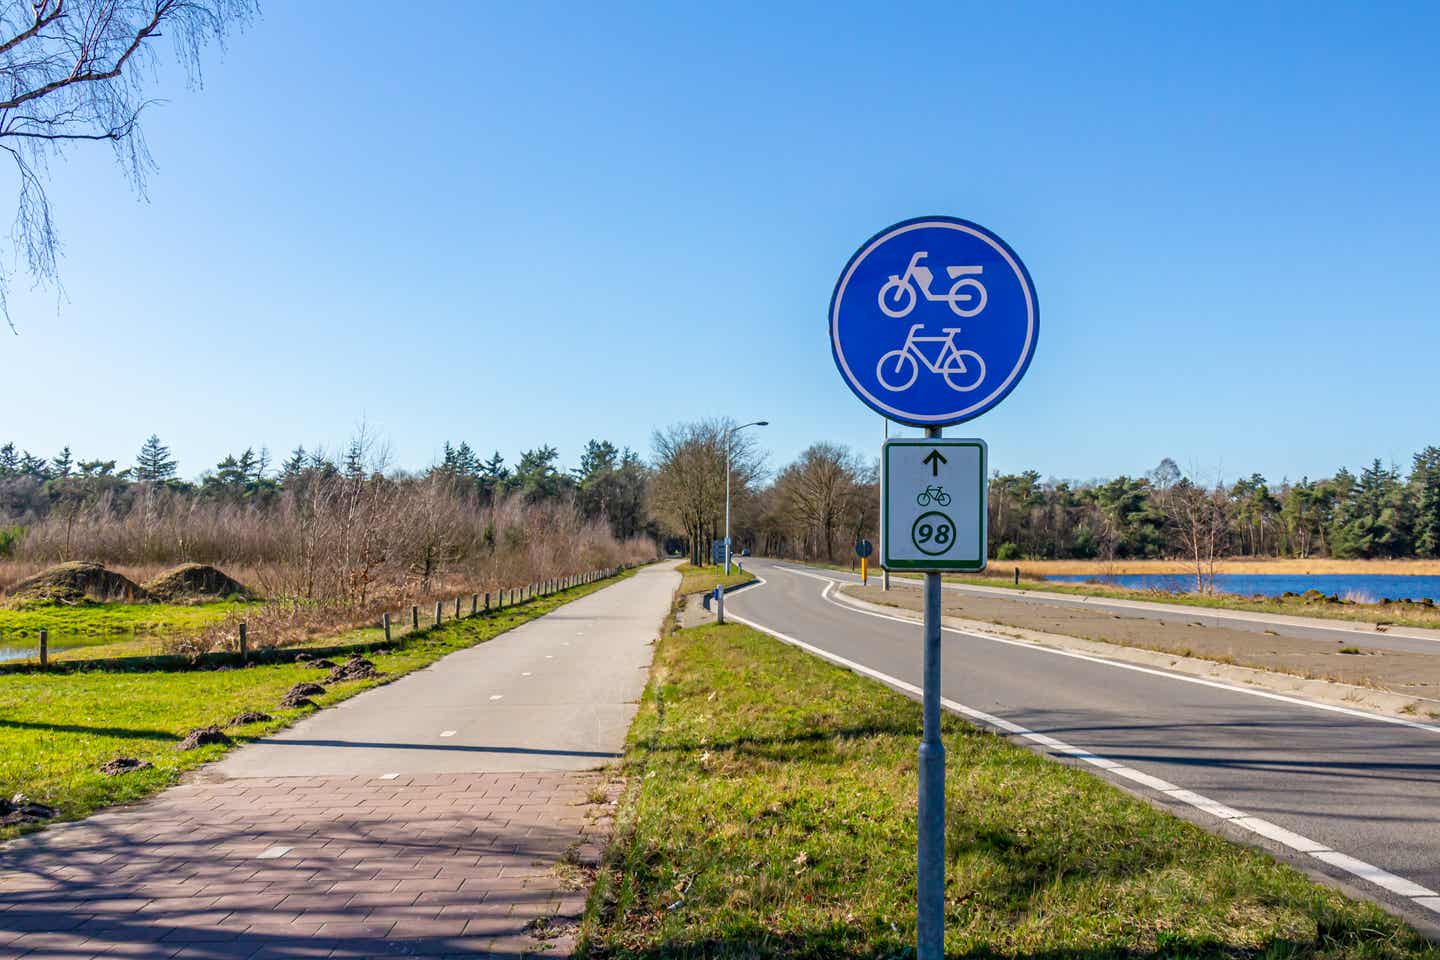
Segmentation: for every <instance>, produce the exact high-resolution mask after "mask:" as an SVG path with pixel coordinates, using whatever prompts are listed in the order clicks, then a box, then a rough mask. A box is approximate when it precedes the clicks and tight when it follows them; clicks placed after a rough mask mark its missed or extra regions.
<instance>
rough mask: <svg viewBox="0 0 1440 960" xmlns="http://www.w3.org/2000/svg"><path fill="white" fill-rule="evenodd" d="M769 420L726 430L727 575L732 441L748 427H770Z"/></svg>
mask: <svg viewBox="0 0 1440 960" xmlns="http://www.w3.org/2000/svg"><path fill="white" fill-rule="evenodd" d="M768 426H770V421H769V420H755V421H753V422H751V423H742V424H740V426H738V427H731V428H730V429H729V430H727V431H725V576H727V577H728V576H730V441H731V439H732V438H733V437H734V436H735V434H737V433H739V432H740V431H741V430H744V429H745V428H746V427H768Z"/></svg>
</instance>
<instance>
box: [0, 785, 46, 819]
mask: <svg viewBox="0 0 1440 960" xmlns="http://www.w3.org/2000/svg"><path fill="white" fill-rule="evenodd" d="M53 816H55V808H54V807H47V806H46V805H45V804H43V803H35V802H34V801H33V800H31V799H30V798H29V797H27V796H25V794H23V793H17V794H15V796H13V797H11V798H10V799H9V800H6V799H5V798H4V797H0V827H18V826H20V825H21V824H22V823H39V822H40V821H41V820H49V819H50V818H51V817H53Z"/></svg>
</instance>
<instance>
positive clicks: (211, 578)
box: [145, 563, 255, 603]
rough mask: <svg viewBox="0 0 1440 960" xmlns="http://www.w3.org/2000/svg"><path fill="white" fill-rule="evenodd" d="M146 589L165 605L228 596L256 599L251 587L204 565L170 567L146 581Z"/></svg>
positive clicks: (220, 598) (188, 564) (183, 564)
mask: <svg viewBox="0 0 1440 960" xmlns="http://www.w3.org/2000/svg"><path fill="white" fill-rule="evenodd" d="M145 589H146V590H147V591H149V592H150V593H151V594H152V595H154V596H155V597H156V598H157V599H159V600H164V601H165V602H166V603H197V602H203V601H206V600H225V599H227V598H229V597H239V598H241V599H242V600H254V599H255V594H254V593H253V592H252V591H251V590H250V588H249V587H247V586H245V585H244V584H243V583H241V582H240V581H238V580H234V579H232V578H231V577H229V576H227V575H226V574H225V573H224V572H223V571H221V570H217V569H216V568H215V567H212V566H210V565H209V564H205V563H182V564H180V566H178V567H171V568H170V569H169V570H166V571H165V572H164V573H162V574H160V575H159V576H158V577H156V578H155V579H153V580H150V581H148V582H146V584H145Z"/></svg>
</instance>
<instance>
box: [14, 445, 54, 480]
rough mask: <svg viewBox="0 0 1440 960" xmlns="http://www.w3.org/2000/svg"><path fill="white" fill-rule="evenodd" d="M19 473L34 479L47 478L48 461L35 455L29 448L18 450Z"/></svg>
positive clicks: (48, 471)
mask: <svg viewBox="0 0 1440 960" xmlns="http://www.w3.org/2000/svg"><path fill="white" fill-rule="evenodd" d="M20 474H21V476H26V477H33V478H35V479H36V480H48V479H49V478H50V462H49V461H48V460H46V459H45V458H44V457H37V456H35V455H34V454H33V453H31V452H30V451H29V450H22V451H21V452H20Z"/></svg>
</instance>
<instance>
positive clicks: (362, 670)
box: [320, 653, 385, 683]
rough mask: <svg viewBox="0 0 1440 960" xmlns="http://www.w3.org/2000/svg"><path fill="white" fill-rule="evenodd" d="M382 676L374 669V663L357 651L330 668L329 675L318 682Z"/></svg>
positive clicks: (339, 681)
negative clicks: (338, 664)
mask: <svg viewBox="0 0 1440 960" xmlns="http://www.w3.org/2000/svg"><path fill="white" fill-rule="evenodd" d="M383 676H385V674H383V673H381V672H380V671H379V670H376V669H375V664H373V663H371V662H370V661H369V660H366V659H365V658H364V657H362V656H360V654H358V653H357V654H355V655H354V656H352V657H351V658H350V659H349V660H346V661H345V662H344V663H342V664H340V666H338V667H336V668H335V669H334V670H331V671H330V675H329V676H327V677H326V678H325V679H324V680H321V681H320V682H321V683H344V682H345V681H347V680H373V679H375V678H376V677H383Z"/></svg>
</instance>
